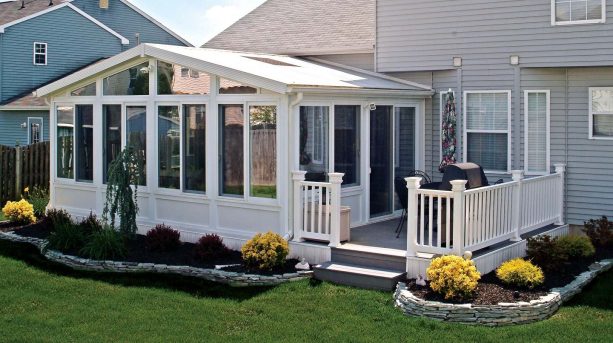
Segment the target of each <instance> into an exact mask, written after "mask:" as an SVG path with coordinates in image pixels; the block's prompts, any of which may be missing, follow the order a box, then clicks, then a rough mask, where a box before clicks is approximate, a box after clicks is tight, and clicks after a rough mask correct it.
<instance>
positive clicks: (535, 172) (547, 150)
mask: <svg viewBox="0 0 613 343" xmlns="http://www.w3.org/2000/svg"><path fill="white" fill-rule="evenodd" d="M532 93H537V94H538V93H545V94H546V97H547V119H546V120H547V124H546V133H545V134H546V136H547V141H546V146H545V166H546V169H545V170H530V166H529V165H528V161H529V160H528V156H529V154H530V149H528V146H529V137H528V132H529V131H528V130H529V128H530V125H529V120H528V119H529V116H530V111H529V107H528V99H529V95H530V94H532ZM550 165H551V91H550V90H548V89H547V90H525V91H524V172H525V174H526V175H544V174H548V173H549V170H548V169H549V166H550Z"/></svg>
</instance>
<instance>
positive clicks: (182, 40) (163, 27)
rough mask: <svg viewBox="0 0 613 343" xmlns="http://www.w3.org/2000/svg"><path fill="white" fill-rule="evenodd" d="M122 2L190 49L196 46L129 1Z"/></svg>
mask: <svg viewBox="0 0 613 343" xmlns="http://www.w3.org/2000/svg"><path fill="white" fill-rule="evenodd" d="M120 1H121V2H123V3H124V4H125V5H126V6H128V7H130V8H131V9H133V10H134V11H136V12H137V13H138V14H140V15H142V16H143V17H145V18H147V19H148V20H149V21H151V22H152V23H154V24H155V25H157V26H159V27H160V28H161V29H162V30H164V31H166V32H168V33H169V34H170V35H171V36H173V37H175V38H176V39H178V40H180V41H181V42H183V43H184V44H185V45H187V46H189V47H193V46H194V45H193V44H192V43H190V42H188V41H187V40H186V39H185V38H183V37H181V36H179V34H177V33H176V32H174V31H172V30H171V29H169V28H168V27H167V26H164V24H162V23H160V22H159V21H157V20H155V18H153V17H152V16H150V15H149V14H147V12H145V11H143V10H141V9H140V8H138V7H137V6H136V5H134V4H132V3H131V2H130V1H128V0H120Z"/></svg>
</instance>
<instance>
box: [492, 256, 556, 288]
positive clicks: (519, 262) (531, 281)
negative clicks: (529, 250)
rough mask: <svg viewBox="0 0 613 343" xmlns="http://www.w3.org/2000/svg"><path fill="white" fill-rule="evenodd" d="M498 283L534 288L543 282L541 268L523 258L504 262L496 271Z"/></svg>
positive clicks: (543, 277)
mask: <svg viewBox="0 0 613 343" xmlns="http://www.w3.org/2000/svg"><path fill="white" fill-rule="evenodd" d="M496 276H497V277H498V278H499V279H500V281H502V282H504V283H506V284H508V285H512V286H518V287H527V288H534V287H536V286H540V285H542V284H543V282H545V276H544V275H543V271H542V270H541V268H539V267H537V266H535V265H534V264H532V262H530V261H526V260H524V259H523V258H516V259H513V260H509V261H506V262H505V263H503V264H501V265H500V267H498V269H496Z"/></svg>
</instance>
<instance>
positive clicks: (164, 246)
mask: <svg viewBox="0 0 613 343" xmlns="http://www.w3.org/2000/svg"><path fill="white" fill-rule="evenodd" d="M180 238H181V234H179V231H177V230H173V229H172V228H171V227H170V226H167V225H164V224H160V225H157V226H156V227H154V228H153V229H151V230H149V232H147V236H146V237H145V246H146V247H147V249H148V250H150V251H159V252H164V251H172V250H176V249H177V248H179V246H181V240H180Z"/></svg>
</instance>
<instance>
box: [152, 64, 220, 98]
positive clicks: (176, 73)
mask: <svg viewBox="0 0 613 343" xmlns="http://www.w3.org/2000/svg"><path fill="white" fill-rule="evenodd" d="M157 69H158V72H157V78H158V94H159V95H204V94H209V90H210V88H211V83H210V81H211V80H210V77H209V76H208V74H204V73H203V74H202V75H203V77H200V73H199V72H198V71H195V70H192V69H189V68H185V67H181V66H179V65H175V64H170V63H166V62H162V61H158V68H157Z"/></svg>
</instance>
